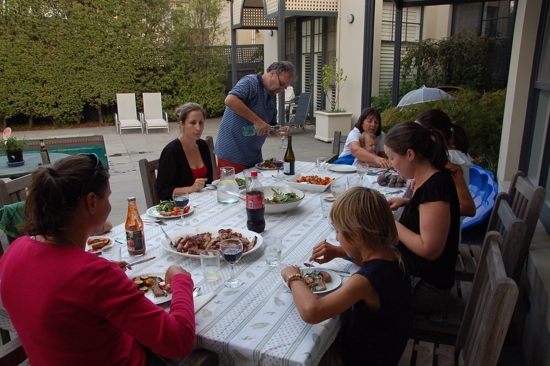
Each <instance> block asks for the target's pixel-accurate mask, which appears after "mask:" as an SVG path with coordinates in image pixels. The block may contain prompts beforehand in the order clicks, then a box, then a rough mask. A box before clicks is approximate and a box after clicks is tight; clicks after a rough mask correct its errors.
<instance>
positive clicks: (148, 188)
mask: <svg viewBox="0 0 550 366" xmlns="http://www.w3.org/2000/svg"><path fill="white" fill-rule="evenodd" d="M158 168H159V160H158V159H156V160H151V161H149V160H147V159H141V160H140V161H139V173H140V175H141V184H143V193H145V203H146V204H147V208H149V207H153V206H155V205H158V204H159V203H160V199H159V195H158V193H157V170H158Z"/></svg>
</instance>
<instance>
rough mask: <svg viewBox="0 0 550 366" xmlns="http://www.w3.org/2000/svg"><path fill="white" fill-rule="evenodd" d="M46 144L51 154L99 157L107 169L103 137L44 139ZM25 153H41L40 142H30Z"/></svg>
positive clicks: (107, 162) (107, 161)
mask: <svg viewBox="0 0 550 366" xmlns="http://www.w3.org/2000/svg"><path fill="white" fill-rule="evenodd" d="M44 144H46V147H47V148H48V151H49V152H50V153H63V154H69V155H78V154H91V153H95V154H96V155H97V156H99V159H100V160H101V163H102V164H103V166H105V167H106V168H107V169H108V168H109V160H108V159H107V150H106V149H105V141H104V139H103V136H99V135H98V136H86V137H68V138H59V139H44ZM25 152H33V153H34V152H40V140H29V145H28V146H27V147H26V148H25Z"/></svg>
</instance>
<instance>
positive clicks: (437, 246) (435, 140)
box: [386, 122, 460, 313]
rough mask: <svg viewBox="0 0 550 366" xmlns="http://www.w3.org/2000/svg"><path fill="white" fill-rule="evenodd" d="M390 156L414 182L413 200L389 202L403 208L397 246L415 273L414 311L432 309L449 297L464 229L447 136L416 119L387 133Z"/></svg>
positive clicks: (424, 311)
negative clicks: (444, 136)
mask: <svg viewBox="0 0 550 366" xmlns="http://www.w3.org/2000/svg"><path fill="white" fill-rule="evenodd" d="M386 154H388V157H389V159H390V161H391V163H392V164H393V167H394V168H395V169H396V170H397V171H398V172H399V175H401V177H403V178H404V179H413V178H414V179H415V181H416V185H415V188H414V192H413V196H412V197H411V198H410V199H409V198H390V199H389V200H388V203H389V204H390V207H391V208H392V210H397V209H398V208H399V207H401V206H404V210H403V213H402V214H401V217H400V218H399V222H397V232H398V235H399V245H398V248H399V250H400V251H401V253H402V255H403V259H404V261H405V264H406V265H407V269H408V271H409V273H410V275H411V276H412V284H413V311H415V312H418V313H430V312H433V311H436V310H438V309H439V308H440V307H441V306H443V305H444V304H445V303H446V302H447V301H448V299H449V298H450V294H451V288H452V287H453V285H454V274H455V264H456V257H457V252H458V236H459V233H460V205H459V202H458V195H457V192H456V187H455V183H454V181H453V178H452V176H451V174H452V173H451V171H450V170H449V169H447V168H446V167H445V166H446V165H447V161H448V159H447V152H446V146H445V139H444V138H443V136H442V135H441V134H440V133H437V132H431V131H430V130H428V129H427V128H424V127H422V126H421V125H419V124H418V123H414V122H403V123H401V124H400V125H398V126H396V127H394V128H393V129H392V130H391V131H390V132H389V133H388V135H387V137H386Z"/></svg>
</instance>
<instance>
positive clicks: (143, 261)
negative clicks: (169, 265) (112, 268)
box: [126, 257, 156, 269]
mask: <svg viewBox="0 0 550 366" xmlns="http://www.w3.org/2000/svg"><path fill="white" fill-rule="evenodd" d="M155 258H156V257H151V258H147V259H142V260H140V261H136V262H132V263H128V264H127V265H126V267H128V268H129V269H132V266H134V265H136V264H141V263H145V262H149V261H152V260H153V259H155Z"/></svg>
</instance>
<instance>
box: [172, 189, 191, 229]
mask: <svg viewBox="0 0 550 366" xmlns="http://www.w3.org/2000/svg"><path fill="white" fill-rule="evenodd" d="M172 199H173V200H174V202H175V203H176V206H178V208H179V209H180V212H181V223H178V225H179V226H187V225H189V222H187V221H185V219H184V218H183V215H184V213H183V211H185V207H187V205H188V204H189V193H187V192H174V193H173V194H172Z"/></svg>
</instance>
